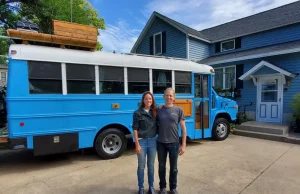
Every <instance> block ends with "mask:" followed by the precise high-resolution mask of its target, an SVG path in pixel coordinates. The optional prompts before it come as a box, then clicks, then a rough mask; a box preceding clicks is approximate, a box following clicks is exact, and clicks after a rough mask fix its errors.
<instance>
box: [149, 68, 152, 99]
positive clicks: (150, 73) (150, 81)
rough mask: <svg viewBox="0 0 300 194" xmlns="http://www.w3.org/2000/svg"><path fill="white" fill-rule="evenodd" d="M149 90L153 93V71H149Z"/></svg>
mask: <svg viewBox="0 0 300 194" xmlns="http://www.w3.org/2000/svg"><path fill="white" fill-rule="evenodd" d="M149 87H150V88H149V90H150V92H151V93H153V77H152V69H149Z"/></svg>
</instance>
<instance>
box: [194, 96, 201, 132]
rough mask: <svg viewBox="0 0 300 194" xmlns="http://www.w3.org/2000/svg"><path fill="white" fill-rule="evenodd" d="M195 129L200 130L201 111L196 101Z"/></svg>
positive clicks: (198, 102)
mask: <svg viewBox="0 0 300 194" xmlns="http://www.w3.org/2000/svg"><path fill="white" fill-rule="evenodd" d="M195 129H201V110H200V101H198V100H195Z"/></svg>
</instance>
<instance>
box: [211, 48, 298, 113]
mask: <svg viewBox="0 0 300 194" xmlns="http://www.w3.org/2000/svg"><path fill="white" fill-rule="evenodd" d="M262 60H264V61H267V62H269V63H271V64H273V65H276V66H278V67H280V68H282V69H284V70H287V71H289V72H292V73H295V74H296V73H300V65H299V64H300V53H294V54H286V55H280V56H273V57H266V58H261V59H253V60H247V61H239V62H236V63H235V64H233V63H224V64H218V65H214V67H215V68H217V67H225V66H230V65H236V64H244V73H246V72H247V71H249V70H250V69H251V68H252V67H254V66H255V65H257V64H258V63H259V62H261V61H262ZM273 73H277V72H276V71H274V70H272V69H269V68H268V67H263V68H262V69H260V70H259V71H257V72H256V74H257V75H259V74H273ZM283 88H284V89H286V90H285V91H284V92H283V113H288V114H291V113H292V112H293V110H292V107H291V105H290V101H292V100H293V97H294V95H295V94H296V93H300V76H297V77H295V78H294V79H292V80H291V85H290V86H288V85H287V84H285V85H283ZM256 100H257V88H256V86H255V85H254V83H253V81H252V80H246V81H244V87H243V89H241V97H240V98H237V99H236V101H237V103H238V105H239V106H244V105H249V104H250V103H251V102H252V104H253V105H252V106H248V107H247V108H246V111H250V112H253V114H255V112H256V103H257V102H256ZM243 110H244V109H243V108H242V109H240V111H243ZM289 119H290V118H289Z"/></svg>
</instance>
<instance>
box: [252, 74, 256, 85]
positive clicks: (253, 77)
mask: <svg viewBox="0 0 300 194" xmlns="http://www.w3.org/2000/svg"><path fill="white" fill-rule="evenodd" d="M251 78H252V80H253V84H254V85H255V86H257V78H256V77H255V76H252V75H251Z"/></svg>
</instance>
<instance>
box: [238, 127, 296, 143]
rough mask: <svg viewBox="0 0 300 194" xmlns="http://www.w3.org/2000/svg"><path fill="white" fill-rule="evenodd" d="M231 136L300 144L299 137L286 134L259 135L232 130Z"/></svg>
mask: <svg viewBox="0 0 300 194" xmlns="http://www.w3.org/2000/svg"><path fill="white" fill-rule="evenodd" d="M233 134H235V135H240V136H245V137H253V138H258V139H266V140H271V141H279V142H286V143H292V144H300V137H295V136H289V135H288V134H284V135H274V134H270V133H260V132H253V131H246V130H239V129H236V130H234V132H233Z"/></svg>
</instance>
